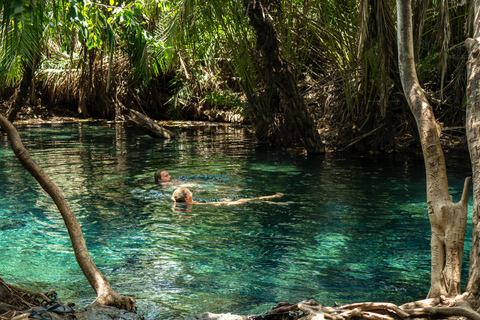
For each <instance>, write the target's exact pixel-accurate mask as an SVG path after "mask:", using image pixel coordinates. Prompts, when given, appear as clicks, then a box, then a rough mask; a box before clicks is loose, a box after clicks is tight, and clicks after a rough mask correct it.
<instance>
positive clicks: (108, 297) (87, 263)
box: [0, 115, 136, 311]
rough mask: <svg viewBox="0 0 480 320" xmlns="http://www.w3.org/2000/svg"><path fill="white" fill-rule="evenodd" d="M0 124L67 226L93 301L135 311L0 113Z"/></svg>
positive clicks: (13, 148) (49, 181) (78, 224)
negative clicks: (95, 259) (102, 269)
mask: <svg viewBox="0 0 480 320" xmlns="http://www.w3.org/2000/svg"><path fill="white" fill-rule="evenodd" d="M0 126H1V127H2V128H3V130H5V131H6V132H7V134H8V138H9V140H10V143H11V146H12V150H13V152H14V153H15V155H16V156H17V158H18V159H19V160H20V162H21V163H22V165H23V167H24V168H25V169H26V170H27V171H28V172H29V173H30V174H31V175H32V176H33V177H34V178H35V179H37V181H38V183H39V184H40V185H41V186H42V188H43V190H45V192H47V193H48V194H49V195H50V197H51V198H52V199H53V201H54V202H55V204H56V206H57V208H58V210H59V211H60V214H61V215H62V218H63V221H64V222H65V226H66V227H67V230H68V234H69V236H70V240H71V241H72V246H73V250H74V252H75V258H76V259H77V262H78V265H79V266H80V268H81V269H82V271H83V273H84V274H85V277H86V278H87V280H88V281H89V282H90V285H91V286H92V287H93V289H94V290H95V292H96V293H97V299H95V301H94V303H100V304H104V305H109V306H114V307H117V308H121V309H125V310H129V311H132V310H135V309H136V307H135V298H132V297H129V296H120V295H118V294H117V293H116V292H115V291H114V290H113V289H112V287H111V286H110V284H109V282H108V281H107V279H106V278H105V277H104V276H103V275H102V274H101V273H100V271H99V270H98V269H97V266H96V265H95V263H94V262H93V260H92V258H91V257H90V254H89V253H88V251H87V245H86V243H85V239H84V238H83V233H82V229H81V228H80V223H79V222H78V220H77V217H76V216H75V214H74V213H73V211H72V209H71V208H70V206H69V205H68V203H67V200H66V199H65V197H64V196H63V195H62V193H61V192H60V190H59V189H58V187H57V186H56V185H55V184H54V183H53V181H51V180H50V178H49V177H48V176H47V175H46V173H45V172H44V171H43V169H42V168H41V167H40V166H39V165H38V164H37V162H36V161H35V160H33V158H32V157H31V156H30V154H29V153H28V151H27V150H26V149H25V147H24V146H23V143H22V141H21V139H20V136H19V135H18V132H17V130H16V129H15V127H14V126H13V125H12V124H11V123H10V122H9V121H8V120H7V119H5V118H4V117H3V116H1V115H0Z"/></svg>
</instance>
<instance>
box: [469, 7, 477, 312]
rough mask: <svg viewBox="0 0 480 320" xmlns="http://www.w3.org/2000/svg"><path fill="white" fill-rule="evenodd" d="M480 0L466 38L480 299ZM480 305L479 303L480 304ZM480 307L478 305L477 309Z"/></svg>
mask: <svg viewBox="0 0 480 320" xmlns="http://www.w3.org/2000/svg"><path fill="white" fill-rule="evenodd" d="M479 8H480V0H475V2H474V10H475V11H474V22H473V27H474V29H473V39H472V38H470V39H467V41H466V45H467V49H468V53H469V59H468V61H467V92H466V99H467V120H466V129H467V141H468V150H469V152H470V160H471V163H472V172H473V213H472V248H471V252H470V269H469V278H468V285H467V292H468V293H470V294H471V295H473V297H471V298H473V299H474V300H476V301H479V300H480V224H479V223H480V198H479V197H480V57H479V54H480V17H479V16H478V15H479V14H480V11H479V10H480V9H479ZM477 304H478V303H477ZM477 307H478V306H477Z"/></svg>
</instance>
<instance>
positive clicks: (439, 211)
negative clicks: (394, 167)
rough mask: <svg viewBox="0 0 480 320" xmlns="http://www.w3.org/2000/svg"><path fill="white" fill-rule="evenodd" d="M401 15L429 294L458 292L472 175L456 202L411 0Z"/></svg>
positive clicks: (404, 1) (401, 4)
mask: <svg viewBox="0 0 480 320" xmlns="http://www.w3.org/2000/svg"><path fill="white" fill-rule="evenodd" d="M397 21H398V22H397V23H398V28H397V35H398V60H399V69H400V78H401V80H402V86H403V91H404V93H405V97H406V99H407V101H408V105H409V106H410V109H411V111H412V113H413V115H414V116H415V120H416V123H417V127H418V131H419V134H420V142H421V145H422V152H423V157H424V161H425V170H426V176H427V177H426V180H427V205H428V216H429V218H430V226H431V231H432V237H431V251H432V260H431V285H430V291H429V293H428V297H429V298H435V297H440V296H441V295H445V296H449V297H454V296H456V295H458V294H460V279H461V270H462V269H461V267H462V260H463V244H464V236H465V230H466V222H467V202H468V193H469V189H470V178H467V179H466V181H465V186H464V190H463V195H462V199H461V200H460V202H458V203H453V202H452V198H451V196H450V194H449V192H448V181H447V171H446V167H445V158H444V155H443V150H442V147H441V144H440V133H441V132H440V128H439V126H438V125H437V123H436V122H435V116H434V114H433V110H432V107H431V106H430V104H429V103H428V101H427V98H426V97H425V94H424V93H423V90H422V88H421V87H420V83H419V81H418V78H417V72H416V70H415V57H414V52H413V35H412V34H413V31H412V12H411V4H410V0H397Z"/></svg>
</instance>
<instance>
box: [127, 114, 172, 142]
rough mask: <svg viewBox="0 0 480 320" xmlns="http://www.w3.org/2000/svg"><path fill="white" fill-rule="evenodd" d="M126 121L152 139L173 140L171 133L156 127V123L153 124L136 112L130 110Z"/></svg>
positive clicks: (150, 120) (158, 126)
mask: <svg viewBox="0 0 480 320" xmlns="http://www.w3.org/2000/svg"><path fill="white" fill-rule="evenodd" d="M127 120H128V121H129V122H130V123H132V124H133V125H134V126H135V127H136V128H138V129H140V130H141V131H143V132H144V133H146V134H148V135H149V136H151V137H152V138H156V139H175V134H174V133H173V132H171V131H169V130H167V129H165V128H164V127H162V126H160V125H158V124H157V123H155V121H153V120H152V119H150V118H149V117H147V116H146V115H144V114H143V113H140V112H138V111H136V110H132V109H130V112H129V114H128V115H127Z"/></svg>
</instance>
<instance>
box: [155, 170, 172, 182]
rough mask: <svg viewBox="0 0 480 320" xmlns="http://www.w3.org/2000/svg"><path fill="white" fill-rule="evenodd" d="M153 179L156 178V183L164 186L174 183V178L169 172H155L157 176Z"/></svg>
mask: <svg viewBox="0 0 480 320" xmlns="http://www.w3.org/2000/svg"><path fill="white" fill-rule="evenodd" d="M153 177H154V178H155V181H156V182H159V183H160V184H162V185H163V184H166V183H168V182H172V177H171V176H170V174H169V173H168V171H167V170H158V171H157V172H155V175H154V176H153Z"/></svg>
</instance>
